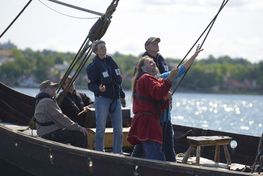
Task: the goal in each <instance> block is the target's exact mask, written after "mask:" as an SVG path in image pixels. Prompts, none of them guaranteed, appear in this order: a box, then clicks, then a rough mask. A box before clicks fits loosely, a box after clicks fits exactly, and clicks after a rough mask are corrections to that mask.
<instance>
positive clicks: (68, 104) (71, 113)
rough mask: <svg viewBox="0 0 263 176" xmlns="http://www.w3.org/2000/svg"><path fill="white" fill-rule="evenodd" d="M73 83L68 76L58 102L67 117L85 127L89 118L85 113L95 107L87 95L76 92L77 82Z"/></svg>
mask: <svg viewBox="0 0 263 176" xmlns="http://www.w3.org/2000/svg"><path fill="white" fill-rule="evenodd" d="M71 82H72V77H71V76H68V77H67V78H66V80H65V81H64V83H63V84H62V91H61V92H60V93H59V95H58V96H57V98H56V100H57V102H59V103H58V104H59V107H60V108H61V110H62V112H63V113H64V114H65V115H67V116H68V117H69V118H70V119H71V120H72V121H74V122H76V123H78V124H79V125H81V126H85V125H86V124H85V119H86V118H87V114H86V113H85V112H86V110H87V108H89V107H92V106H93V102H92V101H91V98H89V97H88V96H87V95H86V94H85V93H83V92H79V91H77V90H76V88H75V82H73V83H72V84H71V85H70V83H71Z"/></svg>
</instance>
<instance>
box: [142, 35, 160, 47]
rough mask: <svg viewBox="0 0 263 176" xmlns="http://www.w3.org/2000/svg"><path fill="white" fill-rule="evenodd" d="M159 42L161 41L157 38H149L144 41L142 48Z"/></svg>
mask: <svg viewBox="0 0 263 176" xmlns="http://www.w3.org/2000/svg"><path fill="white" fill-rule="evenodd" d="M160 41H161V39H160V38H158V37H150V38H148V40H146V42H145V44H144V46H145V47H147V46H148V45H149V44H151V43H153V42H158V43H159V42H160Z"/></svg>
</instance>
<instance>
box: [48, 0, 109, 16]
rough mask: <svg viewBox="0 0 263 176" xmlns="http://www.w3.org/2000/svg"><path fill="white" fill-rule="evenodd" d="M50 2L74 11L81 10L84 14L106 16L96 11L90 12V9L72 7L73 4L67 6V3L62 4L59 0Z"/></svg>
mask: <svg viewBox="0 0 263 176" xmlns="http://www.w3.org/2000/svg"><path fill="white" fill-rule="evenodd" d="M48 1H51V2H53V3H57V4H60V5H64V6H67V7H70V8H73V9H77V10H81V11H84V12H88V13H92V14H95V15H99V16H102V15H104V14H103V13H100V12H96V11H93V10H89V9H85V8H82V7H78V6H74V5H71V4H67V3H65V2H61V1H57V0H48Z"/></svg>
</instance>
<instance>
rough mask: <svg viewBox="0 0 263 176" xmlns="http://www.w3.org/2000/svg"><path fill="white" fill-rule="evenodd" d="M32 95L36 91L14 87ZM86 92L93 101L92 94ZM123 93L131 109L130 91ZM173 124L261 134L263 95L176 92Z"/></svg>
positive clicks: (255, 134) (262, 130) (262, 125)
mask: <svg viewBox="0 0 263 176" xmlns="http://www.w3.org/2000/svg"><path fill="white" fill-rule="evenodd" d="M15 90H17V91H19V92H22V93H25V94H28V95H31V96H35V95H36V94H37V92H38V89H32V88H15ZM80 91H82V92H85V93H87V94H88V96H90V97H91V98H92V99H94V97H93V94H92V92H90V91H88V90H80ZM125 92H126V101H127V106H128V107H131V105H132V103H131V91H125ZM172 106H173V108H172V123H174V124H178V125H186V126H192V127H199V128H205V129H211V130H219V131H226V132H233V133H240V134H247V135H253V136H261V134H262V132H263V96H262V95H241V94H239V95H233V94H201V93H177V92H176V93H175V94H174V96H173V104H172Z"/></svg>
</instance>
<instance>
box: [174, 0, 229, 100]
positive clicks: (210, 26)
mask: <svg viewBox="0 0 263 176" xmlns="http://www.w3.org/2000/svg"><path fill="white" fill-rule="evenodd" d="M228 1H229V0H223V2H222V4H221V6H220V8H219V10H218V12H217V13H216V15H215V16H214V18H213V19H212V20H211V21H210V23H209V24H208V25H207V27H206V28H205V30H204V31H203V32H202V34H201V35H200V36H199V37H198V39H197V40H196V41H195V43H194V44H193V45H192V47H191V48H190V50H189V51H188V52H187V53H186V55H185V56H184V58H183V59H182V60H181V61H180V63H179V64H178V65H177V68H178V67H179V66H180V65H182V63H183V61H184V60H185V59H186V57H187V56H188V54H189V53H190V52H191V51H192V49H193V48H194V46H195V45H196V44H197V42H198V41H199V40H200V39H201V38H202V36H203V35H204V34H205V33H206V35H205V37H204V39H203V41H202V43H201V45H200V46H199V48H202V46H203V45H204V43H205V41H206V39H207V37H208V35H209V33H210V31H211V29H212V27H213V25H214V23H215V21H216V19H217V17H218V15H219V13H220V12H221V11H222V9H223V8H224V7H225V5H226V4H227V3H228ZM191 66H192V65H191ZM191 66H190V67H189V68H188V69H187V70H186V72H185V73H184V75H183V77H182V78H181V79H180V80H179V82H178V84H177V85H176V86H175V88H174V90H173V92H172V95H173V94H174V93H175V91H176V90H177V89H178V87H179V86H180V84H181V82H182V81H183V79H184V78H185V75H186V74H187V72H188V71H189V70H190V68H191Z"/></svg>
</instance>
